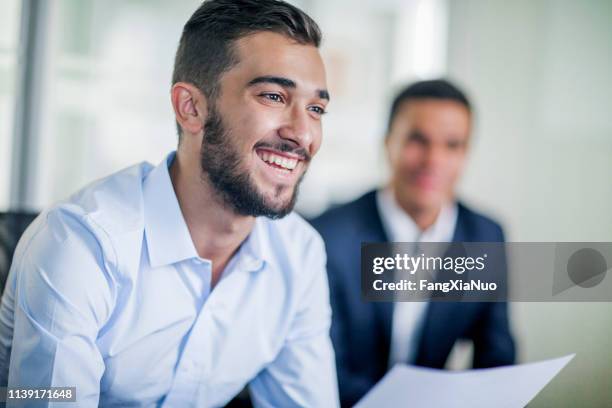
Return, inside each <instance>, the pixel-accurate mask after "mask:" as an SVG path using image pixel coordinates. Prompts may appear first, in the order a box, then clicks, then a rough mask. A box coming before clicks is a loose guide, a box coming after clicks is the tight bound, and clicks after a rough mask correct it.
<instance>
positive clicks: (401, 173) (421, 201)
mask: <svg viewBox="0 0 612 408" xmlns="http://www.w3.org/2000/svg"><path fill="white" fill-rule="evenodd" d="M469 133H470V113H469V112H468V110H467V108H466V107H465V106H463V105H462V104H460V103H458V102H455V101H451V100H439V99H422V100H410V101H407V102H404V103H403V105H401V106H400V108H399V110H398V113H397V115H396V117H395V119H394V121H393V123H392V125H391V130H390V134H389V135H388V138H387V140H386V149H387V156H388V159H389V163H390V165H391V173H392V174H391V186H392V188H393V190H394V192H395V196H396V198H397V200H398V201H399V203H400V205H401V206H402V207H403V208H404V209H406V210H408V209H410V210H415V211H426V210H437V209H439V208H440V206H441V205H442V204H443V203H444V202H446V201H448V200H450V199H452V197H453V196H454V190H455V185H456V183H457V180H458V178H459V175H460V174H461V171H462V169H463V166H464V162H465V156H466V149H467V143H468V137H469Z"/></svg>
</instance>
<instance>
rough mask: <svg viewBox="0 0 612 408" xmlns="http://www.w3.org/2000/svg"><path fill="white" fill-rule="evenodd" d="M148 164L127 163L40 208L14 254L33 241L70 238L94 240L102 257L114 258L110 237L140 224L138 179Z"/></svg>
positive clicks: (49, 242) (146, 172)
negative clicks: (63, 198) (125, 166)
mask: <svg viewBox="0 0 612 408" xmlns="http://www.w3.org/2000/svg"><path fill="white" fill-rule="evenodd" d="M151 168H152V165H151V164H149V163H145V162H143V163H140V164H137V165H133V166H130V167H128V168H125V169H123V170H120V171H118V172H116V173H113V174H111V175H109V176H106V177H104V178H102V179H99V180H96V181H94V182H92V183H91V184H89V185H87V186H85V187H84V188H82V189H81V190H79V191H77V192H76V193H74V194H73V195H71V196H70V197H69V198H68V199H66V200H63V201H60V202H58V203H56V204H54V205H52V206H51V207H49V208H48V209H46V210H44V211H43V212H42V213H41V214H40V215H39V216H38V217H37V218H36V219H35V220H34V221H33V222H32V224H31V225H30V226H29V227H28V228H27V230H26V231H25V232H24V234H23V235H22V238H21V239H20V242H19V245H18V247H17V249H16V256H17V255H18V254H19V253H21V252H22V251H23V250H25V249H26V247H28V246H30V245H31V243H32V242H34V241H40V242H45V243H46V246H49V245H50V244H51V243H53V242H55V243H56V246H60V244H61V243H62V242H64V241H66V240H68V239H70V240H73V241H74V240H82V241H83V242H85V241H92V242H96V246H97V247H99V249H100V250H101V251H102V253H104V255H103V256H104V257H108V259H113V258H115V256H114V255H115V248H114V247H115V246H116V244H115V243H114V242H113V241H114V238H115V237H116V236H117V235H119V234H122V233H125V232H127V231H139V230H140V229H142V228H143V210H142V180H143V179H144V177H146V175H147V174H148V173H149V171H150V170H151ZM51 249H52V248H51Z"/></svg>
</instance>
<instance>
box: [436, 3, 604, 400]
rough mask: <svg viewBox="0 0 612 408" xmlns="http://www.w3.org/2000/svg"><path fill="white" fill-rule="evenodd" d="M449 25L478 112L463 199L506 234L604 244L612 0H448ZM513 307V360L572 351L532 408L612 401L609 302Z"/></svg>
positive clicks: (457, 70) (457, 68) (461, 76)
mask: <svg viewBox="0 0 612 408" xmlns="http://www.w3.org/2000/svg"><path fill="white" fill-rule="evenodd" d="M449 21H450V28H449V56H448V61H449V73H450V75H451V76H452V77H454V78H456V79H458V80H459V81H460V82H461V83H462V84H464V85H465V86H466V88H467V89H468V90H469V91H470V93H471V95H472V97H473V99H474V101H475V103H476V108H477V115H478V128H477V131H476V134H475V145H474V149H473V151H472V157H471V159H472V160H471V162H470V164H469V167H468V169H467V172H466V174H465V177H464V180H463V184H462V186H461V193H462V195H463V196H464V197H466V198H467V199H468V201H472V202H475V203H477V204H478V205H479V206H480V207H481V208H484V209H486V210H488V212H489V213H491V214H494V215H496V216H497V217H498V218H499V219H501V220H502V221H503V222H504V224H505V226H506V232H507V235H508V239H509V240H511V241H552V242H557V241H608V242H609V241H611V240H612V115H611V113H612V112H611V111H610V108H611V107H612V76H611V75H610V73H612V2H609V1H573V0H555V1H545V0H539V1H532V0H521V1H512V2H509V1H501V0H486V1H485V0H462V1H451V2H450V10H449ZM608 278H609V277H608ZM512 308H513V313H514V314H513V318H514V323H515V328H516V332H517V336H518V339H519V341H520V343H519V347H520V349H519V358H520V359H521V361H535V360H540V359H544V358H548V357H554V356H558V355H562V354H567V353H574V352H575V353H577V355H576V358H575V359H574V361H573V362H572V363H570V365H569V366H568V367H567V369H566V370H564V371H563V372H562V373H561V374H560V375H559V377H558V378H556V379H555V381H553V382H552V383H551V384H550V386H549V387H547V388H546V389H545V390H544V391H543V392H542V394H541V395H539V396H538V397H537V398H536V400H535V401H534V404H533V406H534V407H550V406H555V407H558V406H563V407H564V406H567V407H575V406H581V407H602V406H610V404H612V389H611V388H610V384H611V380H610V379H611V378H612V352H611V350H610V346H611V345H612V340H611V338H612V304H611V303H572V304H570V303H549V304H544V303H516V304H513V306H512ZM530 406H532V405H530Z"/></svg>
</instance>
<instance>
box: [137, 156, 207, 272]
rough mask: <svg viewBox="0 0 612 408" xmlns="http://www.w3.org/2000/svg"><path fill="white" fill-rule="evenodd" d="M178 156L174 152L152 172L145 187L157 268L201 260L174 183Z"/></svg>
mask: <svg viewBox="0 0 612 408" xmlns="http://www.w3.org/2000/svg"><path fill="white" fill-rule="evenodd" d="M175 155H176V152H174V151H173V152H171V153H170V154H168V156H167V157H166V158H165V159H164V160H163V161H162V162H161V163H160V164H159V165H158V166H157V167H155V168H154V169H153V170H151V172H150V173H149V174H148V175H147V177H146V179H145V181H144V186H143V195H144V222H145V239H146V241H147V248H148V252H149V263H150V264H151V266H153V267H156V266H161V265H168V264H172V263H175V262H179V261H182V260H185V259H190V258H196V257H198V253H197V252H196V250H195V247H194V245H193V241H192V240H191V235H190V234H189V229H188V228H187V224H186V223H185V219H184V218H183V213H182V212H181V208H180V206H179V203H178V200H177V198H176V194H175V193H174V187H173V186H172V181H171V180H170V173H169V171H168V168H169V167H170V165H171V164H172V161H173V160H174V157H175Z"/></svg>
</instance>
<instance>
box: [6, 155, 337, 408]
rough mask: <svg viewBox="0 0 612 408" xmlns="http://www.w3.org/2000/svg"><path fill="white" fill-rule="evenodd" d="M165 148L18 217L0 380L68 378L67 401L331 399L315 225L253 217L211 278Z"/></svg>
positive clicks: (313, 403)
mask: <svg viewBox="0 0 612 408" xmlns="http://www.w3.org/2000/svg"><path fill="white" fill-rule="evenodd" d="M174 157H175V153H174V152H173V153H170V154H169V155H168V157H167V158H166V159H165V160H163V162H162V163H160V165H158V166H157V167H153V166H152V165H150V164H148V163H141V164H138V165H135V166H132V167H129V168H127V169H125V170H122V171H120V172H118V173H115V174H113V175H111V176H109V177H107V178H104V179H102V180H100V181H97V182H95V183H93V184H91V185H89V186H88V187H86V188H84V189H83V190H81V191H80V192H78V193H76V194H75V195H73V196H72V197H70V198H69V199H68V200H67V201H65V202H62V203H59V204H58V205H55V206H53V207H52V208H51V209H50V210H48V211H45V212H44V213H43V214H41V215H40V216H39V217H38V218H37V220H36V221H34V223H33V224H32V225H31V226H30V227H29V228H28V230H27V231H26V233H25V234H24V236H23V237H22V239H21V240H20V242H19V245H18V247H17V250H16V253H15V257H14V260H13V264H12V267H11V270H10V273H9V278H8V281H7V286H6V289H5V291H4V294H3V296H2V305H1V309H0V381H1V382H2V384H0V385H4V384H7V382H8V385H9V386H10V387H38V388H40V387H51V386H76V395H77V403H76V405H75V404H74V403H67V404H66V406H71V407H72V406H78V407H86V406H87V407H88V406H97V405H98V404H99V405H100V406H119V405H120V406H138V407H144V406H167V407H189V406H196V407H209V406H220V405H223V404H225V403H226V402H228V401H229V400H230V399H231V398H232V397H233V396H234V395H235V394H236V393H238V392H239V391H240V390H241V389H242V388H243V387H244V386H245V385H246V384H249V387H250V390H251V395H252V398H253V402H254V403H255V405H256V406H260V407H291V406H306V407H334V406H337V405H338V395H337V383H336V371H335V363H334V356H333V349H332V346H331V342H330V339H329V326H330V319H331V309H330V306H329V290H328V284H327V276H326V272H325V260H326V258H325V251H324V247H323V242H322V240H321V238H320V237H319V235H318V234H317V233H316V232H315V231H314V230H313V229H312V228H311V227H310V226H309V225H308V224H307V223H306V222H305V221H303V220H302V219H301V218H300V217H299V216H298V215H296V214H290V215H288V216H286V217H285V218H283V219H280V220H270V219H268V218H263V217H258V218H256V221H255V224H254V228H253V230H252V231H251V233H250V235H249V236H248V238H247V239H246V240H245V241H244V242H243V244H242V245H241V246H240V247H239V249H238V250H237V252H236V254H235V255H234V256H233V257H232V259H231V260H230V262H229V264H228V265H227V267H226V268H225V270H224V272H223V275H222V277H221V279H220V281H219V283H218V284H217V285H216V286H215V288H214V290H211V285H210V283H211V270H212V269H211V262H210V261H209V260H206V259H202V258H200V257H199V256H198V254H197V253H196V250H195V247H194V245H193V242H192V240H191V237H190V234H189V231H188V228H187V225H186V223H185V221H184V219H183V216H182V213H181V210H180V207H179V204H178V201H177V198H176V195H175V193H174V190H173V187H172V183H171V180H170V176H169V171H168V167H169V166H170V164H171V162H172V160H173V159H174ZM202 211H206V209H205V208H203V209H202ZM41 405H43V406H44V405H45V404H44V403H41ZM50 405H53V406H56V405H54V404H50Z"/></svg>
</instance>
